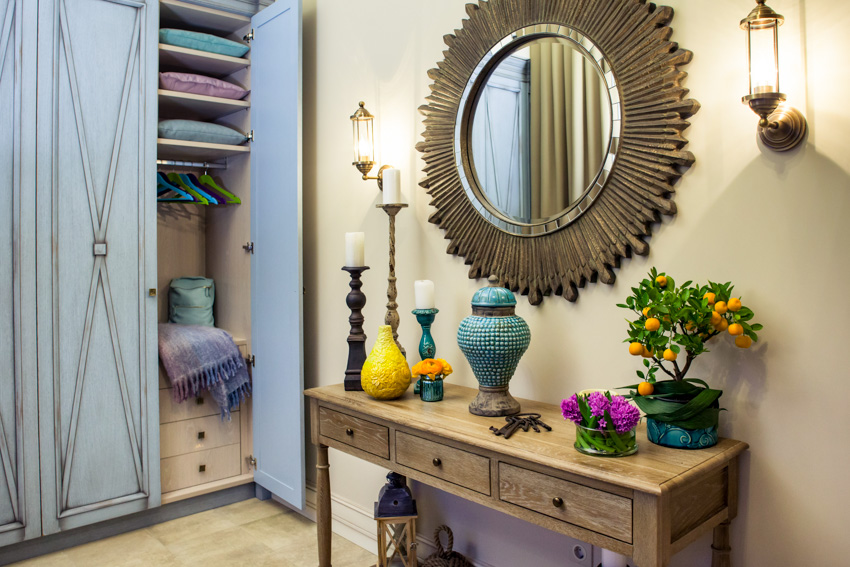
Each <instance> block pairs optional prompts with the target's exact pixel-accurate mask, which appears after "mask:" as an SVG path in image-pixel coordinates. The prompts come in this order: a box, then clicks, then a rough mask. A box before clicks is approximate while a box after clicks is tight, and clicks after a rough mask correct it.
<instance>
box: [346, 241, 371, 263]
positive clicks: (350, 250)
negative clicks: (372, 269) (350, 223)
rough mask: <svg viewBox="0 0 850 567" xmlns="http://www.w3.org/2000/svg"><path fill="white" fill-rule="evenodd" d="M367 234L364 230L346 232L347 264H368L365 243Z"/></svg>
mask: <svg viewBox="0 0 850 567" xmlns="http://www.w3.org/2000/svg"><path fill="white" fill-rule="evenodd" d="M365 240H366V235H365V234H364V233H362V232H346V233H345V266H346V267H347V268H359V267H362V266H365V265H366V261H365V259H364V258H365V251H364V244H365Z"/></svg>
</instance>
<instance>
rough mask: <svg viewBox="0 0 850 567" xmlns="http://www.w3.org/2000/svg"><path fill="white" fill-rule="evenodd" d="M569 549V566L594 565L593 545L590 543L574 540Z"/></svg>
mask: <svg viewBox="0 0 850 567" xmlns="http://www.w3.org/2000/svg"><path fill="white" fill-rule="evenodd" d="M569 549H570V552H569V555H568V557H569V558H570V562H569V564H568V567H578V566H579V565H580V566H581V567H593V547H592V546H591V545H590V544H587V543H581V542H574V543H573V544H572V545H571V546H570V548H569Z"/></svg>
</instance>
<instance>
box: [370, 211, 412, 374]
mask: <svg viewBox="0 0 850 567" xmlns="http://www.w3.org/2000/svg"><path fill="white" fill-rule="evenodd" d="M375 206H376V207H377V208H379V209H384V212H385V213H387V216H389V217H390V275H389V277H387V281H388V282H389V286H388V287H387V300H388V301H387V315H386V317H384V323H385V324H387V325H389V326H390V327H392V329H393V340H395V344H396V345H398V349H399V350H400V351H401V354H402V355H404V356H405V358H406V357H407V353H406V352H405V350H404V347H403V346H401V343H399V342H398V321H399V319H398V311H397V309H398V303H396V301H395V300H396V297H397V296H398V290H397V289H396V286H395V282H396V277H395V216H396V215H397V214H398V213H399V211H400V210H402V209H403V208H405V207H407V204H406V203H391V204H386V205H375Z"/></svg>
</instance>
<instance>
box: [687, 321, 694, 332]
mask: <svg viewBox="0 0 850 567" xmlns="http://www.w3.org/2000/svg"><path fill="white" fill-rule="evenodd" d="M696 328H697V326H696V323H694V322H693V321H688V322H687V323H685V330H686V331H693V330H694V329H696Z"/></svg>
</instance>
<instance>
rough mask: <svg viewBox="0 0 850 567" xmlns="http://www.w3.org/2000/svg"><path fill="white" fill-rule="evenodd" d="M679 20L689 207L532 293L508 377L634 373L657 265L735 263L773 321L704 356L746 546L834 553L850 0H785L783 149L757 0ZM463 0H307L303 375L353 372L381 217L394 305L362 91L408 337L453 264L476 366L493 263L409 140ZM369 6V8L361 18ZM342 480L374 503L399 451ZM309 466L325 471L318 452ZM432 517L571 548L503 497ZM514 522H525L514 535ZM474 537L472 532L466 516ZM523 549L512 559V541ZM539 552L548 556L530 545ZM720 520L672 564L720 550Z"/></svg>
mask: <svg viewBox="0 0 850 567" xmlns="http://www.w3.org/2000/svg"><path fill="white" fill-rule="evenodd" d="M668 3H669V4H671V5H672V6H673V7H674V8H675V10H676V17H675V19H674V22H673V27H674V29H675V33H674V35H673V39H674V40H675V41H678V42H679V43H680V44H681V45H682V46H683V47H684V48H687V49H690V50H692V51H693V52H694V60H693V62H692V63H691V64H690V65H689V66H688V67H687V71H688V72H689V73H690V77H689V78H688V80H687V86H688V87H689V88H690V89H691V96H693V97H694V98H696V99H697V100H699V101H700V103H701V104H702V109H701V110H700V112H699V113H698V114H697V115H696V116H695V117H694V118H693V119H692V126H691V128H690V129H689V130H688V131H686V136H687V137H688V139H689V140H690V145H689V148H688V149H690V150H691V151H692V152H693V153H694V154H695V156H696V158H697V163H696V165H695V166H694V167H693V168H692V169H691V170H690V171H689V172H688V173H687V174H686V175H685V176H684V178H683V179H682V180H681V183H680V184H679V185H678V189H679V192H678V194H677V196H676V202H677V204H678V207H679V211H680V212H679V214H678V215H676V216H675V217H674V218H672V219H667V220H665V221H664V222H663V223H662V224H661V225H660V226H656V227H654V230H655V235H654V236H653V237H652V239H651V241H650V242H651V246H652V250H651V253H650V255H649V257H648V258H644V257H636V258H634V259H632V260H626V261H624V262H623V265H622V266H621V268H620V269H618V270H617V283H616V284H615V285H613V286H607V285H602V284H594V285H589V286H588V287H586V288H585V289H583V290H581V294H580V297H579V300H578V302H576V303H568V302H567V301H565V300H563V299H561V298H560V297H553V298H548V299H546V300H545V302H544V304H543V305H542V306H539V307H532V306H530V305H528V303H527V302H526V301H525V300H521V301H520V303H519V307H518V312H519V313H520V314H521V315H522V316H523V317H525V318H526V320H527V321H528V323H529V325H530V326H531V330H532V342H531V347H530V348H529V350H528V352H527V354H526V355H525V358H524V359H523V361H522V363H521V364H520V368H519V370H518V372H517V375H516V377H515V379H514V381H513V382H512V385H511V389H512V391H513V392H514V393H515V394H516V395H519V396H523V397H530V398H534V399H538V400H543V401H547V402H552V403H556V402H558V401H559V400H560V399H561V398H562V397H565V396H568V395H570V394H571V393H573V392H575V391H576V390H580V389H582V388H588V387H610V386H616V385H620V384H624V383H628V382H630V381H631V380H632V379H633V377H634V370H635V369H636V367H637V364H636V362H635V359H633V358H631V357H630V356H629V355H628V354H627V352H626V349H625V347H624V345H623V344H622V343H621V341H622V339H623V337H624V333H625V328H626V325H625V322H624V320H623V318H624V315H625V313H624V312H623V311H622V310H620V309H618V308H616V307H615V303H617V302H620V301H622V299H623V298H624V297H625V296H626V294H627V293H628V290H629V287H630V285H632V284H633V283H634V282H636V281H637V280H638V279H640V278H641V277H642V276H643V275H644V274H645V273H646V272H647V271H648V270H649V268H650V267H652V266H653V265H655V266H658V267H659V268H660V269H663V270H666V271H667V272H669V273H670V274H672V275H674V277H676V278H677V279H678V280H680V281H681V280H683V279H695V280H705V279H708V278H710V279H712V280H715V281H718V280H719V281H728V280H732V281H733V282H734V283H735V284H736V290H737V291H738V292H739V293H740V294H741V295H742V297H743V298H744V299H745V302H746V303H747V305H749V306H751V307H753V309H754V310H755V312H756V314H757V319H758V321H760V322H762V323H763V324H764V325H765V329H764V331H763V333H762V334H761V337H762V340H761V341H760V342H759V344H758V345H757V346H755V347H754V348H753V349H751V350H750V351H748V352H742V351H739V350H737V349H735V348H734V347H730V345H729V344H728V341H725V342H724V343H723V344H718V345H716V346H715V347H714V348H713V349H712V350H713V352H711V353H710V354H707V355H705V356H704V357H701V358H700V359H699V360H698V362H697V363H695V365H694V369H693V373H692V375H693V376H695V377H704V378H707V379H710V380H711V381H712V382H713V383H714V384H716V385H718V386H719V387H722V388H723V389H724V390H725V394H724V396H723V398H722V401H723V403H724V405H725V407H726V408H728V410H729V411H728V412H726V413H724V414H723V417H722V420H723V425H722V433H723V434H725V435H728V436H732V437H736V438H739V439H743V440H746V441H748V442H749V443H750V444H751V449H750V451H749V453H748V454H747V455H745V456H744V459H743V466H742V469H741V473H742V474H741V483H742V499H741V513H740V516H739V518H738V519H737V520H736V522H735V523H734V524H733V534H734V536H733V547H734V552H733V557H734V562H735V564H736V565H738V566H748V567H767V566H769V565H781V566H803V565H839V564H845V562H846V561H847V559H846V556H847V554H848V552H850V543H848V542H850V538H848V537H847V535H846V533H845V531H846V527H847V525H848V524H849V523H850V497H848V488H847V485H848V479H847V477H848V473H847V471H848V469H850V450H848V448H847V442H846V439H847V433H848V432H850V412H848V411H847V410H846V409H845V408H846V399H847V392H848V386H847V382H846V380H844V378H845V377H846V376H847V375H848V372H847V370H846V367H845V360H846V353H847V344H848V339H850V332H848V331H847V321H848V319H850V301H848V299H847V295H848V292H847V287H848V286H847V284H846V282H847V278H848V276H850V268H848V262H847V244H848V243H850V224H848V222H847V217H848V216H850V134H848V132H850V120H848V119H847V117H846V116H847V112H846V111H845V110H844V107H845V104H846V103H845V101H844V100H843V98H844V95H845V94H846V93H847V91H848V88H850V78H848V72H847V69H848V68H847V60H846V54H847V53H848V52H850V3H847V2H844V1H842V2H836V1H834V0H833V1H830V0H808V1H806V0H773V1H772V2H771V5H772V6H773V7H774V8H775V9H776V10H777V11H779V12H781V13H783V14H784V15H785V16H786V18H787V23H786V24H785V26H783V28H782V37H781V48H782V53H781V55H782V65H783V71H785V74H784V75H783V90H784V91H786V92H787V93H788V94H789V95H790V99H791V101H793V102H794V103H795V104H796V105H797V106H798V107H799V108H800V109H801V110H802V111H803V112H804V113H805V114H806V116H807V117H808V121H809V127H810V129H811V131H810V135H809V139H808V143H807V144H806V145H805V147H803V148H801V149H799V150H796V151H793V152H790V153H787V154H776V153H771V152H769V151H766V150H762V149H761V148H760V147H759V146H758V145H757V143H756V140H755V123H756V118H755V116H754V115H753V114H752V113H751V112H750V111H749V110H748V109H747V108H746V107H745V106H743V105H742V104H741V103H740V96H741V95H742V94H744V91H745V89H746V62H745V59H744V56H745V50H744V34H743V32H742V31H740V30H739V29H738V21H739V20H740V19H741V18H742V17H743V16H745V15H746V13H747V11H748V10H749V9H750V5H751V4H752V2H746V1H743V0H736V1H732V0H715V1H712V2H709V1H708V0H700V1H696V0H670V1H669V2H668ZM463 17H465V12H464V0H429V1H426V2H412V1H409V0H405V1H397V0H396V1H392V0H360V1H358V2H349V1H347V0H305V5H304V18H305V21H304V143H305V147H304V158H305V166H304V216H305V219H304V221H305V223H304V225H305V231H304V254H305V285H306V287H307V290H308V292H307V296H306V301H305V321H306V323H305V326H306V337H305V345H306V353H305V368H306V382H307V384H308V386H312V385H324V384H331V383H336V382H339V381H341V380H342V378H343V371H344V369H345V363H346V343H345V339H346V337H347V333H348V329H347V325H346V322H347V320H346V318H347V316H348V312H347V310H346V308H345V303H344V298H345V293H346V291H347V274H345V273H344V272H342V271H341V270H340V267H341V266H342V263H343V233H345V232H346V231H364V232H366V242H367V244H366V259H367V263H368V264H369V265H371V267H372V269H371V270H370V271H368V272H366V274H365V276H364V280H365V285H364V291H365V292H366V294H367V296H368V298H369V302H368V305H367V306H366V309H365V316H366V328H367V333H368V335H369V341H368V343H367V344H368V345H369V347H371V343H372V340H373V339H374V338H375V336H376V330H377V326H378V325H379V324H380V323H381V322H382V320H383V313H384V304H385V300H384V295H383V294H384V290H385V289H386V275H387V266H386V253H387V252H386V250H387V243H386V226H387V221H386V216H385V215H384V213H383V212H382V211H380V210H376V209H375V207H374V205H375V203H376V202H379V199H380V195H379V192H378V191H377V187H376V185H375V183H374V182H369V183H365V182H362V181H360V180H359V178H358V175H357V172H356V171H355V170H354V168H353V167H352V166H351V165H350V162H351V153H352V150H351V139H350V138H351V128H350V125H349V120H348V116H349V115H350V114H351V113H352V112H353V110H354V109H355V108H356V106H357V101H358V100H365V101H366V104H367V107H368V108H369V110H371V111H372V112H374V113H375V114H376V115H377V116H378V120H377V141H378V143H379V145H380V152H381V154H380V156H379V157H380V160H381V162H382V163H390V164H393V165H394V166H396V167H399V168H401V169H402V172H403V173H402V183H403V198H404V200H405V201H407V202H409V203H410V208H409V209H406V210H404V211H403V212H402V213H401V214H400V215H399V217H398V240H399V242H398V249H397V273H398V278H399V288H400V295H399V303H400V305H401V307H400V312H401V313H402V322H401V327H400V338H401V341H402V343H403V344H404V345H406V347H407V350H408V352H415V350H416V344H417V342H418V338H419V334H418V333H417V328H416V322H415V320H414V318H413V316H412V315H409V310H410V309H412V308H413V281H414V280H415V279H423V278H427V279H431V280H434V281H435V283H436V286H437V305H438V307H439V308H440V314H439V315H438V317H437V321H436V324H435V326H434V336H435V340H436V343H437V347H438V351H439V354H440V355H441V356H444V357H445V358H447V359H449V360H450V361H451V362H452V363H453V364H454V365H455V369H456V374H455V375H454V376H452V378H451V382H452V383H460V384H464V385H468V386H472V385H475V380H474V377H473V376H472V374H471V371H470V370H469V367H468V365H467V364H466V362H465V360H464V359H463V356H462V355H461V353H460V352H459V350H458V348H457V344H456V341H455V332H456V329H457V325H458V323H459V322H460V320H461V319H462V318H463V317H464V316H466V315H467V314H468V312H469V307H468V306H469V300H470V298H471V296H472V294H473V293H474V291H475V290H476V289H477V288H478V287H480V286H481V285H484V283H485V282H483V281H470V280H468V279H467V269H466V267H465V266H464V265H463V262H462V261H461V260H459V259H458V258H456V257H453V256H448V255H446V254H445V248H446V241H445V240H444V239H443V233H442V232H441V231H440V230H439V229H438V228H437V227H435V226H434V225H431V224H429V223H428V222H427V217H428V215H429V214H430V213H431V212H432V209H431V208H430V207H429V205H428V197H427V195H426V194H425V192H424V190H422V189H421V188H419V187H418V186H417V185H416V182H417V181H418V180H419V179H420V178H421V177H422V173H421V166H422V161H421V160H420V158H419V155H418V153H417V152H416V151H415V150H414V144H415V143H416V142H417V141H419V139H420V133H421V132H422V130H423V128H422V125H421V117H420V115H419V113H418V112H417V110H416V109H417V107H418V106H420V105H421V104H424V102H425V100H424V99H425V96H426V95H427V93H428V92H429V91H428V84H429V80H428V79H427V76H426V72H427V70H428V69H429V68H431V67H433V66H435V64H436V62H437V61H438V60H440V59H441V57H442V56H441V52H442V50H443V49H444V48H445V46H444V44H443V42H442V36H443V35H444V34H448V33H451V32H452V30H454V29H455V28H458V27H460V24H461V20H462V18H463ZM358 22H362V23H361V24H359V25H358ZM332 467H333V468H332V478H333V485H334V490H335V492H336V494H339V495H340V496H342V497H343V498H345V499H347V500H349V501H351V502H352V503H353V504H355V505H357V506H361V507H362V508H364V509H368V508H369V507H370V506H371V502H372V501H373V500H374V498H375V496H376V494H377V490H378V488H379V486H380V485H381V484H382V481H383V474H384V471H382V470H380V469H377V468H375V467H372V466H371V465H366V464H364V463H362V462H360V461H358V460H356V459H352V458H348V457H345V456H344V455H340V454H338V453H336V452H333V451H332ZM308 475H309V476H313V474H312V471H308ZM417 491H418V492H417V496H418V498H419V499H420V502H423V501H426V500H427V503H426V504H425V505H424V506H423V508H424V512H423V515H424V516H426V517H425V522H424V525H426V526H428V525H432V524H433V522H434V521H435V520H436V519H439V518H442V517H444V516H445V518H444V519H445V520H447V521H448V522H449V523H450V524H451V525H452V526H453V527H455V531H456V532H459V537H458V543H459V545H460V546H461V547H463V548H464V549H471V550H473V549H474V552H475V553H476V555H477V556H478V557H479V558H480V559H482V560H483V561H486V562H488V563H490V564H492V565H520V564H523V563H525V561H524V560H523V559H519V558H525V559H528V558H531V557H533V558H534V564H535V565H566V564H567V563H566V561H565V560H564V559H563V557H564V556H565V554H566V551H567V550H566V549H565V543H564V542H566V541H567V540H566V539H565V538H562V537H561V536H558V535H555V534H554V533H550V532H547V531H545V530H542V529H537V528H531V527H525V526H520V525H517V524H516V523H512V522H510V521H508V520H507V519H506V518H505V517H504V516H502V515H501V514H498V513H495V512H491V511H487V510H484V509H482V508H480V507H477V506H472V505H469V504H466V503H463V502H459V501H457V500H455V499H453V498H450V497H447V496H446V495H441V494H439V493H436V491H431V490H427V489H425V488H422V487H417ZM517 534H520V536H521V537H520V536H518V535H517ZM472 535H474V536H475V538H476V540H475V543H474V546H473V547H466V546H468V545H473V543H472V542H470V539H469V538H470V536H472ZM506 558H509V559H506ZM526 564H531V561H529V562H528V563H526ZM709 564H710V553H709V550H708V541H707V540H703V541H702V542H701V543H700V544H699V546H698V547H692V548H691V549H689V550H688V551H686V552H684V553H683V554H681V555H680V556H679V557H677V559H676V560H675V561H674V563H673V565H674V566H680V567H681V566H685V565H687V566H694V567H707V566H708V565H709Z"/></svg>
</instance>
